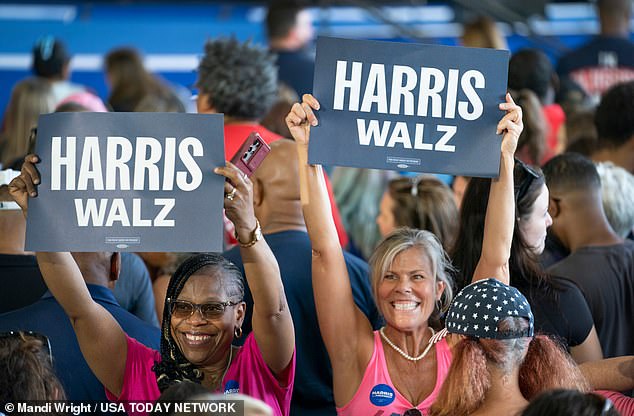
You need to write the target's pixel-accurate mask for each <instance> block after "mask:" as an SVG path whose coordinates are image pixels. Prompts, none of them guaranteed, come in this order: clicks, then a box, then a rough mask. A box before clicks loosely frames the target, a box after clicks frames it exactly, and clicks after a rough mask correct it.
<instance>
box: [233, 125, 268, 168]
mask: <svg viewBox="0 0 634 416" xmlns="http://www.w3.org/2000/svg"><path fill="white" fill-rule="evenodd" d="M270 150H271V148H270V147H269V145H268V144H266V142H265V141H264V139H263V138H262V137H261V136H260V135H259V134H258V133H256V132H253V133H251V134H250V135H249V137H247V139H246V140H245V141H244V143H242V146H241V147H240V149H239V150H238V152H237V153H236V154H235V155H234V156H233V158H231V163H233V164H234V165H236V166H237V167H238V169H240V170H241V171H242V172H244V173H245V174H246V175H247V176H251V175H252V174H253V172H255V170H256V169H257V168H258V166H260V164H261V163H262V161H264V158H265V157H266V155H267V154H268V153H269V151H270Z"/></svg>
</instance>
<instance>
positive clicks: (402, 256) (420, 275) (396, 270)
mask: <svg viewBox="0 0 634 416" xmlns="http://www.w3.org/2000/svg"><path fill="white" fill-rule="evenodd" d="M444 289H445V285H444V283H443V282H441V281H438V280H437V279H436V278H435V276H434V273H433V267H432V263H431V261H430V260H429V257H428V256H427V254H426V252H425V250H424V249H423V248H421V247H412V248H409V249H407V250H404V251H402V252H400V253H399V254H398V255H396V257H395V258H394V261H393V262H392V264H391V265H390V266H389V267H388V268H387V271H386V272H385V273H384V274H383V276H382V277H381V280H380V281H379V283H378V288H377V297H378V299H377V303H378V307H379V310H380V311H381V313H382V314H383V316H384V318H385V321H386V322H387V323H388V324H389V325H390V326H392V327H394V328H396V329H398V330H400V331H404V332H409V331H415V330H417V329H419V328H426V327H427V325H428V321H429V317H430V316H431V314H432V312H433V311H434V306H435V304H436V300H439V299H440V297H441V295H442V292H443V290H444Z"/></svg>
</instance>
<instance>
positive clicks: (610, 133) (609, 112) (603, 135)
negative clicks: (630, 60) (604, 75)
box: [594, 81, 634, 148]
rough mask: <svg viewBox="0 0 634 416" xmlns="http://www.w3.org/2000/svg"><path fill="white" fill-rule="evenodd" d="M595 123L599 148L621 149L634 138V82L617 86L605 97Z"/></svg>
mask: <svg viewBox="0 0 634 416" xmlns="http://www.w3.org/2000/svg"><path fill="white" fill-rule="evenodd" d="M594 123H595V124H596V126H597V133H598V135H599V146H602V147H608V148H610V147H611V148H616V147H620V146H622V145H623V144H624V143H626V142H627V141H629V140H631V139H632V137H634V81H630V82H624V83H622V84H617V85H615V86H613V87H612V88H610V89H609V90H608V91H607V92H606V93H605V94H604V95H603V97H602V98H601V102H600V103H599V106H598V107H597V111H596V113H595V115H594Z"/></svg>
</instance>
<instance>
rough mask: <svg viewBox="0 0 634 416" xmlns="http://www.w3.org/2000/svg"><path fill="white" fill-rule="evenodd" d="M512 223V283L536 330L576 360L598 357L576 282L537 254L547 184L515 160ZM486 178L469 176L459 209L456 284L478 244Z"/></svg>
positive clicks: (465, 277) (469, 269)
mask: <svg viewBox="0 0 634 416" xmlns="http://www.w3.org/2000/svg"><path fill="white" fill-rule="evenodd" d="M514 176H515V181H514V182H515V201H516V204H515V221H514V223H515V225H514V233H513V242H512V245H511V257H510V261H509V267H510V275H511V285H512V286H514V287H516V288H517V289H519V290H520V292H522V294H523V295H524V296H526V298H527V299H528V302H529V303H530V305H531V308H532V310H533V313H534V315H535V327H536V330H537V332H538V333H545V334H549V335H554V336H555V337H558V338H560V339H562V340H563V341H565V343H566V344H567V346H568V347H569V348H570V353H571V355H572V357H573V359H574V360H575V361H576V362H577V363H582V362H585V361H593V360H600V359H601V358H603V354H602V351H601V345H600V343H599V339H598V336H597V333H596V330H595V328H594V322H593V320H592V315H591V314H590V309H589V308H588V304H587V303H586V300H585V298H584V297H583V295H582V293H581V291H580V290H579V288H578V287H577V286H576V285H575V284H574V283H572V282H570V281H569V280H566V279H562V278H558V277H556V276H551V275H549V274H547V273H546V272H545V271H544V270H543V269H542V268H541V266H540V265H539V260H538V257H539V255H540V254H541V253H542V251H543V250H544V241H545V239H546V230H547V229H548V227H550V225H551V224H552V219H551V218H550V215H549V214H548V202H549V201H548V188H547V187H546V184H545V181H544V176H543V175H542V174H541V172H539V171H537V170H534V169H533V168H531V167H529V166H528V165H526V164H524V163H522V162H520V161H519V160H518V161H516V163H515V168H514ZM490 187H491V181H490V180H489V179H482V178H473V179H471V181H470V182H469V185H468V186H467V190H466V192H465V198H464V200H463V203H462V208H461V211H460V231H459V233H458V238H457V240H456V244H455V246H454V249H453V254H452V260H453V264H454V266H455V267H456V270H457V273H456V276H455V280H456V285H457V286H458V288H459V289H460V288H462V287H464V286H466V285H467V284H468V283H469V282H470V278H469V276H471V274H472V273H473V270H475V267H476V264H477V262H478V257H479V255H480V250H481V249H482V244H481V241H482V235H483V234H484V228H485V214H486V210H487V206H486V202H484V201H486V198H487V196H488V194H489V188H490Z"/></svg>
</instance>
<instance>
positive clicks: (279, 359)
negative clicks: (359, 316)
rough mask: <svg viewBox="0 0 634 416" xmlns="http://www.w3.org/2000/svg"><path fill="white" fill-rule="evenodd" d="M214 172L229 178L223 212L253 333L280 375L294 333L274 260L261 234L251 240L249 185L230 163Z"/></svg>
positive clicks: (292, 345) (287, 361)
mask: <svg viewBox="0 0 634 416" xmlns="http://www.w3.org/2000/svg"><path fill="white" fill-rule="evenodd" d="M215 172H216V173H218V174H220V175H223V176H225V177H227V178H228V179H229V180H230V181H231V183H229V182H226V183H225V193H226V195H227V197H226V198H225V212H226V214H227V217H228V218H229V219H230V220H231V221H232V222H233V224H234V226H235V229H236V233H237V236H238V241H239V242H240V255H241V256H242V262H243V264H244V272H245V275H246V279H247V284H248V285H249V289H251V294H252V296H253V318H252V325H253V335H254V336H255V339H256V341H257V343H258V347H259V348H260V351H262V356H263V357H264V361H265V362H266V364H267V365H268V366H269V368H270V369H271V370H272V371H273V372H274V373H275V374H280V373H282V372H283V371H284V370H285V369H286V368H287V367H288V365H289V364H290V362H291V359H292V358H293V351H294V349H295V332H294V330H293V320H292V318H291V314H290V311H289V309H288V304H287V302H286V295H285V294H284V286H283V285H282V277H281V276H280V269H279V266H278V264H277V260H275V256H274V255H273V252H272V251H271V249H270V248H269V246H268V244H267V243H266V241H265V240H264V239H263V238H261V233H260V239H259V240H258V241H257V242H255V230H256V228H259V224H257V223H256V218H255V214H254V213H253V184H252V183H251V180H250V179H249V178H248V177H247V176H246V175H244V174H243V173H242V172H240V170H239V169H238V168H237V167H236V166H235V165H233V164H232V163H231V162H227V166H226V167H221V168H216V169H215ZM234 185H235V186H234ZM252 243H254V244H252Z"/></svg>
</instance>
